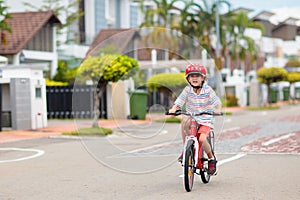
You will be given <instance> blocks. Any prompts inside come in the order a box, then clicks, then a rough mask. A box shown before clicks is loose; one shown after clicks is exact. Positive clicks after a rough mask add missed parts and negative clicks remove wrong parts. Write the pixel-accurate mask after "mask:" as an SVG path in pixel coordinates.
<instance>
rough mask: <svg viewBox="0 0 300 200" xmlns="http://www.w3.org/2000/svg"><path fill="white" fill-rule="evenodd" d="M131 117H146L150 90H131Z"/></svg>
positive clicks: (141, 118) (142, 118)
mask: <svg viewBox="0 0 300 200" xmlns="http://www.w3.org/2000/svg"><path fill="white" fill-rule="evenodd" d="M128 93H129V98H130V118H131V119H140V120H144V119H146V113H147V103H148V92H147V91H144V90H135V91H130V92H128Z"/></svg>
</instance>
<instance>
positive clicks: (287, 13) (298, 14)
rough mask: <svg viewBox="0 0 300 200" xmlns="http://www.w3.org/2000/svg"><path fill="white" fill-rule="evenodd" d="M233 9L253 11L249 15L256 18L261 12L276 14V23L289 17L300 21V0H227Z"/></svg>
mask: <svg viewBox="0 0 300 200" xmlns="http://www.w3.org/2000/svg"><path fill="white" fill-rule="evenodd" d="M227 1H228V2H230V3H231V6H232V8H233V9H234V8H238V7H244V8H249V9H253V12H251V13H250V14H249V16H250V17H253V16H255V15H256V14H258V13H259V12H261V11H270V12H274V13H275V14H276V15H277V16H276V17H274V18H275V21H276V20H278V21H282V20H284V19H286V18H288V17H295V18H299V19H300V0H227Z"/></svg>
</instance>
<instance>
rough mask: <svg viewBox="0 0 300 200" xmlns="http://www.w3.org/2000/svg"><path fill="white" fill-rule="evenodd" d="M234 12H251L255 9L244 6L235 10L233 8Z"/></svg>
mask: <svg viewBox="0 0 300 200" xmlns="http://www.w3.org/2000/svg"><path fill="white" fill-rule="evenodd" d="M232 12H234V13H241V12H244V13H246V14H248V13H250V12H253V9H249V8H244V7H238V8H236V9H234V10H232Z"/></svg>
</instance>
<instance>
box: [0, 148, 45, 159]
mask: <svg viewBox="0 0 300 200" xmlns="http://www.w3.org/2000/svg"><path fill="white" fill-rule="evenodd" d="M0 151H26V152H28V151H29V152H36V153H35V154H34V155H31V156H26V157H22V158H17V159H11V160H0V163H8V162H18V161H23V160H29V159H33V158H36V157H39V156H41V155H43V154H44V153H45V151H43V150H39V149H24V148H12V147H8V148H0Z"/></svg>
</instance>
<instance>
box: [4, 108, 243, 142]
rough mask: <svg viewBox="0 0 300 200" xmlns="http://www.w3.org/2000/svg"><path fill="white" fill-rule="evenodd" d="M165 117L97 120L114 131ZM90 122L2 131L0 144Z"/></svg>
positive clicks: (57, 132)
mask: <svg viewBox="0 0 300 200" xmlns="http://www.w3.org/2000/svg"><path fill="white" fill-rule="evenodd" d="M242 109H243V108H242V107H232V108H225V109H224V112H233V113H234V112H237V111H239V110H242ZM162 117H165V116H164V115H161V114H160V115H159V114H157V115H151V116H148V115H147V117H146V120H118V119H117V120H99V126H100V127H104V128H110V129H115V128H118V127H124V126H133V125H137V124H144V123H151V122H153V121H154V120H156V119H159V118H162ZM91 125H92V120H84V119H82V120H81V119H74V120H49V121H48V126H47V127H45V128H39V129H35V130H7V131H5V130H3V131H2V132H0V144H1V143H7V142H15V141H19V140H28V139H35V138H44V137H50V136H57V135H61V134H62V133H63V132H67V131H73V130H77V129H79V128H87V127H91Z"/></svg>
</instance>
